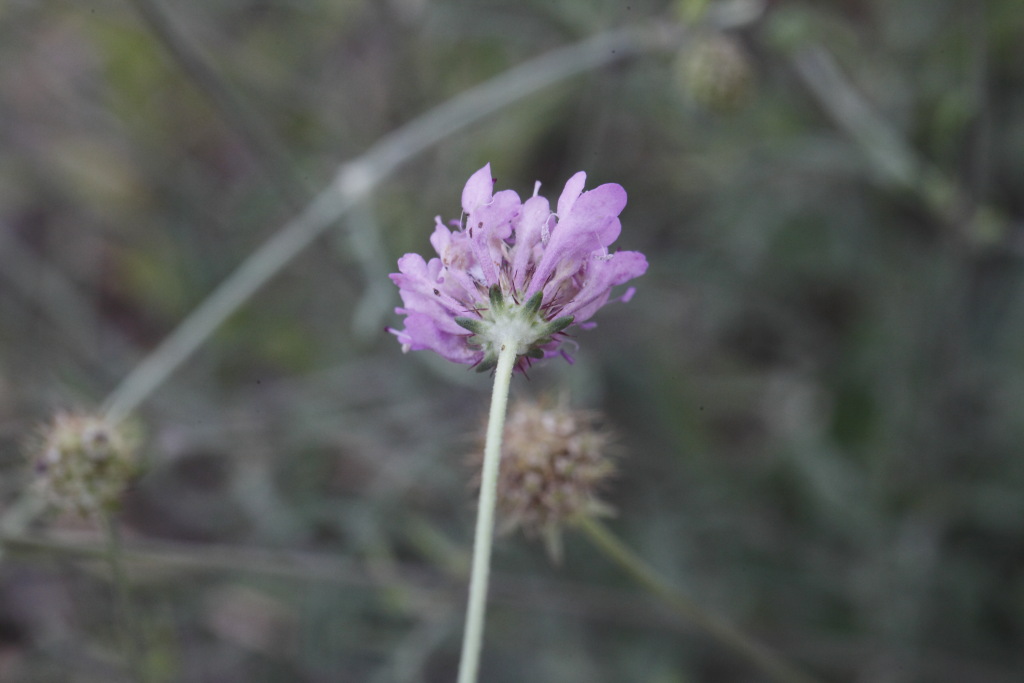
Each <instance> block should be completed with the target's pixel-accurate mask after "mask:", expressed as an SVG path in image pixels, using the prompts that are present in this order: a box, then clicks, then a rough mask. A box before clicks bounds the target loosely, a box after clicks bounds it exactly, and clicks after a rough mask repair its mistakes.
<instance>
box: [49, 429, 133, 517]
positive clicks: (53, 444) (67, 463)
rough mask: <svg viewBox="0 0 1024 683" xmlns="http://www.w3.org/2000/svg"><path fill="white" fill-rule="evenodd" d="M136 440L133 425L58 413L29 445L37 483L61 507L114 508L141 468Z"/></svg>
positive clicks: (80, 509) (90, 510) (83, 509)
mask: <svg viewBox="0 0 1024 683" xmlns="http://www.w3.org/2000/svg"><path fill="white" fill-rule="evenodd" d="M138 441H139V439H138V436H137V434H136V433H135V430H134V429H133V428H132V427H130V426H126V425H124V424H113V423H111V422H110V421H108V420H106V419H105V418H103V417H99V416H94V415H86V414H80V413H58V414H57V415H56V416H54V418H53V421H52V422H50V423H49V424H47V425H44V426H43V428H42V429H41V430H40V435H39V437H38V438H37V440H36V441H35V442H34V445H33V447H32V448H31V458H32V467H33V469H34V471H35V475H36V476H35V486H36V488H37V489H38V490H39V491H40V493H41V494H42V495H43V497H44V498H45V499H46V500H47V502H48V503H49V504H50V505H52V506H53V507H55V508H57V509H59V510H62V511H69V512H77V513H78V514H80V515H83V516H86V515H90V514H95V513H102V512H108V511H110V510H112V509H115V508H116V507H117V506H118V504H119V503H120V500H121V495H122V493H123V492H124V490H125V489H126V488H127V486H128V484H129V482H130V480H131V479H132V478H133V477H134V476H135V474H136V473H137V471H138V467H137V461H136V448H137V446H138Z"/></svg>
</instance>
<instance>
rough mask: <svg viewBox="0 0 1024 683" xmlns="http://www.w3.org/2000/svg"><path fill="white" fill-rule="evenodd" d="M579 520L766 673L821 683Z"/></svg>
mask: <svg viewBox="0 0 1024 683" xmlns="http://www.w3.org/2000/svg"><path fill="white" fill-rule="evenodd" d="M576 523H577V525H578V526H579V528H580V529H582V530H583V532H584V533H585V534H586V535H587V538H589V539H590V541H591V542H592V543H593V544H594V545H595V546H597V548H598V549H599V550H601V552H603V553H604V554H605V555H606V556H607V557H608V558H609V559H610V560H612V561H613V562H615V564H617V565H619V566H620V567H621V568H622V569H624V570H625V571H626V573H627V574H629V575H630V576H631V577H633V579H635V580H636V582H637V583H639V584H640V585H642V586H643V587H644V588H646V589H648V590H649V591H651V592H652V593H654V594H655V595H657V596H658V597H660V598H662V599H664V600H665V602H667V603H668V605H669V606H670V607H671V608H672V609H673V610H674V611H675V612H676V613H677V614H679V615H680V616H682V617H683V618H685V619H687V620H688V621H690V622H692V623H693V624H695V625H697V626H698V627H699V628H700V629H701V630H703V631H704V632H705V633H707V634H708V635H710V636H711V637H713V638H714V639H715V640H717V641H718V642H719V643H721V644H722V645H724V646H726V647H727V648H729V649H730V650H732V651H733V652H735V653H736V654H738V655H740V656H741V657H743V658H744V659H746V660H747V661H749V662H750V663H751V664H753V665H754V666H756V667H757V668H758V669H760V670H761V671H762V672H764V673H765V674H766V675H768V676H770V677H771V678H773V679H774V680H776V681H779V682H780V683H818V682H817V679H815V678H812V677H810V676H809V675H807V674H805V673H804V672H802V671H800V670H799V669H797V668H796V667H795V666H794V665H792V664H790V663H789V662H787V661H785V660H784V659H783V658H782V657H781V656H779V655H778V654H776V653H775V652H774V651H772V650H771V649H769V648H768V647H766V646H765V645H762V644H761V643H759V642H757V641H756V640H753V639H752V638H750V637H749V636H747V635H746V634H744V633H743V632H742V631H740V630H739V629H737V628H736V627H735V626H733V625H732V624H729V623H728V622H726V621H725V620H723V619H721V618H719V617H717V616H716V615H714V614H712V613H710V612H708V611H706V610H705V609H703V608H702V607H701V606H700V605H698V604H697V603H695V602H694V601H693V600H691V599H690V598H688V597H687V596H685V595H683V594H682V593H681V592H679V591H678V590H676V589H675V588H674V587H672V586H671V585H670V584H669V583H668V582H667V581H666V580H665V579H663V578H662V577H661V576H659V575H658V574H657V572H655V571H654V569H652V568H651V567H650V565H648V564H647V563H646V562H645V561H644V560H643V559H642V558H640V557H638V556H637V555H636V554H635V553H634V552H633V551H632V550H630V549H629V548H628V547H626V545H625V544H624V543H623V542H622V541H620V540H619V539H618V538H617V537H616V536H615V535H614V534H613V533H612V532H611V531H609V530H608V528H607V527H606V526H604V525H603V524H601V523H600V522H598V521H596V520H594V519H592V518H590V517H580V518H579V519H577V520H576Z"/></svg>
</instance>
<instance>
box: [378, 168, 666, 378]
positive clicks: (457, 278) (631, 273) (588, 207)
mask: <svg viewBox="0 0 1024 683" xmlns="http://www.w3.org/2000/svg"><path fill="white" fill-rule="evenodd" d="M586 178H587V176H586V174H585V173H583V172H582V171H581V172H579V173H577V174H576V175H574V176H573V177H572V178H570V179H569V182H567V183H566V184H565V189H564V190H562V194H561V196H560V197H559V198H558V205H557V207H556V208H557V210H556V211H555V212H554V213H552V211H551V207H550V205H549V203H548V200H547V199H545V198H544V197H541V196H539V195H538V194H537V192H538V191H539V188H540V183H537V185H536V186H535V189H534V195H533V196H532V197H530V198H529V199H527V200H526V201H525V202H524V201H521V200H520V199H519V195H517V194H516V193H515V192H513V191H512V190H502V191H500V192H497V193H495V192H494V191H493V188H494V180H493V179H492V178H491V167H490V164H488V165H486V166H484V167H483V168H481V169H480V170H479V171H477V172H476V173H474V174H473V175H472V176H471V177H470V179H469V181H468V182H467V183H466V187H465V189H463V191H462V210H463V214H462V220H460V221H453V222H452V225H453V227H455V228H456V229H455V230H450V229H449V228H448V227H446V226H445V225H444V224H443V223H442V222H441V218H440V217H438V218H437V219H436V225H435V228H434V234H433V235H432V236H431V238H430V242H431V244H432V245H433V247H434V249H435V251H436V252H437V254H438V257H437V258H432V259H430V260H429V261H425V260H424V259H423V257H422V256H420V255H419V254H406V255H405V256H403V257H402V258H400V259H399V260H398V270H399V271H400V272H398V273H394V274H392V275H391V279H392V280H393V281H394V282H395V284H397V285H398V287H399V290H400V293H401V296H402V302H403V304H404V306H403V307H400V308H397V309H395V310H396V312H397V313H399V314H402V315H405V329H402V330H389V331H390V332H392V333H393V334H395V335H396V336H397V337H398V340H399V341H400V342H401V343H402V350H403V351H409V350H421V349H429V350H432V351H435V352H437V353H438V354H440V355H441V356H443V357H444V358H446V359H448V360H450V361H453V362H456V363H465V364H467V365H475V366H476V367H477V368H478V369H479V370H488V369H490V368H492V367H494V365H495V363H496V362H497V357H498V352H499V351H500V350H501V347H502V345H504V344H507V343H512V344H515V345H516V356H517V362H516V367H517V368H518V369H519V370H522V369H524V368H525V367H526V366H527V365H528V364H529V362H530V359H535V358H545V357H549V356H554V355H559V354H560V355H563V356H565V357H566V359H567V360H569V361H570V362H571V360H572V359H571V358H570V357H569V356H568V355H567V354H566V353H565V352H564V351H563V350H562V349H561V347H562V344H563V342H564V341H565V336H566V332H565V330H566V329H567V328H568V327H569V326H570V325H572V324H573V323H575V324H577V325H579V326H580V327H581V328H589V327H593V325H594V324H593V323H588V322H587V321H589V320H590V318H591V316H593V315H594V313H596V312H597V310H598V309H599V308H601V307H602V306H603V305H604V304H606V303H608V302H609V300H610V295H611V289H612V287H614V286H616V285H620V284H623V283H624V282H627V281H629V280H632V279H633V278H635V277H639V276H640V275H643V274H644V273H645V272H646V271H647V260H646V259H645V258H644V256H643V254H641V253H639V252H635V251H620V252H616V253H610V252H609V250H608V248H609V246H611V244H612V242H614V241H615V240H616V238H617V237H618V236H619V232H620V231H621V229H622V225H621V223H620V222H619V218H618V216H619V213H620V212H621V211H622V209H623V207H625V205H626V192H625V190H623V189H622V187H621V186H620V185H616V184H613V183H609V184H606V185H601V186H599V187H597V188H594V189H593V190H590V191H589V192H584V191H583V185H584V183H585V182H586ZM633 291H634V290H633V288H629V289H627V290H626V291H625V292H624V293H623V294H622V295H621V296H620V297H618V300H620V301H628V300H629V299H630V298H631V297H632V296H633Z"/></svg>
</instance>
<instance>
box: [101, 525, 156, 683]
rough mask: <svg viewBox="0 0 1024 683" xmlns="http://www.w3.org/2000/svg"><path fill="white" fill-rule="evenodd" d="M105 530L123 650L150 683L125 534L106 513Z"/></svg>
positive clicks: (133, 668)
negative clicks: (124, 546) (124, 550)
mask: <svg viewBox="0 0 1024 683" xmlns="http://www.w3.org/2000/svg"><path fill="white" fill-rule="evenodd" d="M103 527H104V530H105V531H106V535H107V561H108V562H109V563H110V573H111V580H112V581H113V583H114V607H115V615H116V616H115V621H116V622H117V628H118V630H119V631H120V636H121V647H122V648H124V653H125V659H126V660H127V661H128V666H129V669H130V670H131V672H132V675H133V676H134V677H135V679H136V680H138V681H140V682H142V681H147V680H149V676H148V675H147V673H146V662H145V659H144V656H143V652H142V645H141V639H142V636H141V633H140V631H139V623H138V619H136V616H135V607H134V605H133V604H132V599H131V593H130V591H129V588H128V576H127V574H125V571H124V561H123V558H122V550H121V532H120V530H119V529H118V528H117V520H116V519H115V518H114V515H113V514H112V513H104V515H103Z"/></svg>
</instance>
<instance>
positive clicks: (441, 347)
mask: <svg viewBox="0 0 1024 683" xmlns="http://www.w3.org/2000/svg"><path fill="white" fill-rule="evenodd" d="M396 336H398V338H399V340H400V341H402V345H403V347H407V348H408V349H409V350H410V351H421V350H424V349H428V350H430V351H434V352H436V353H437V354H439V355H440V356H441V357H443V358H445V359H447V360H450V361H452V362H454V363H465V364H467V365H469V364H473V363H475V362H477V361H478V360H479V359H480V357H481V355H482V352H480V351H478V350H474V349H471V348H469V346H468V345H467V344H466V339H467V338H468V336H469V334H468V333H463V334H461V335H456V334H449V333H447V332H444V331H442V330H440V329H438V327H437V324H436V321H435V320H434V319H433V318H431V317H429V316H426V315H423V314H421V313H409V315H408V316H406V318H405V329H404V330H401V331H400V332H398V333H397V334H396Z"/></svg>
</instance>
